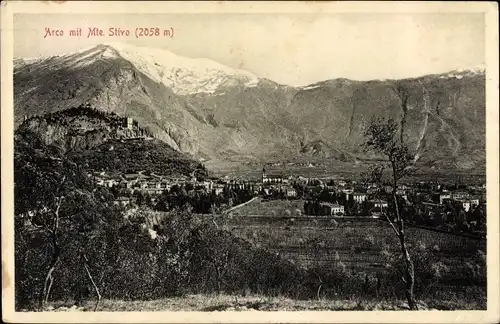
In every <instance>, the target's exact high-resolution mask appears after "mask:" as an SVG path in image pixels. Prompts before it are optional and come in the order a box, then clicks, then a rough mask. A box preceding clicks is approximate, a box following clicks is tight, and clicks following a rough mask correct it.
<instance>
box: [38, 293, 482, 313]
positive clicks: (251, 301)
mask: <svg viewBox="0 0 500 324" xmlns="http://www.w3.org/2000/svg"><path fill="white" fill-rule="evenodd" d="M95 304H96V301H87V302H85V303H84V304H83V305H81V306H79V307H77V306H75V305H73V304H72V303H70V302H53V303H51V305H50V306H49V307H48V309H47V310H48V311H93V310H94V307H95ZM484 304H485V301H484ZM418 305H419V310H458V309H460V310H478V309H485V307H486V305H483V304H482V302H478V303H475V302H474V303H470V301H469V302H466V301H464V300H459V299H454V300H450V301H435V300H427V301H419V302H418ZM370 310H408V306H407V304H406V302H405V301H403V300H359V299H353V300H327V299H319V300H294V299H289V298H285V297H264V296H232V295H188V296H185V297H175V298H165V299H157V300H149V301H134V300H130V301H124V300H111V299H103V300H101V302H100V303H99V307H98V309H97V311H101V312H129V311H145V312H158V311H201V312H214V311H370Z"/></svg>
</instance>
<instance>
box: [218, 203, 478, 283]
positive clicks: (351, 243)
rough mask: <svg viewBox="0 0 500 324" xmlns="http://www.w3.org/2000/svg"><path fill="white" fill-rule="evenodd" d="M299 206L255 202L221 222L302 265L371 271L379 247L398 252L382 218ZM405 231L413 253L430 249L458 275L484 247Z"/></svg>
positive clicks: (378, 266) (377, 266)
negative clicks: (310, 211) (318, 212)
mask: <svg viewBox="0 0 500 324" xmlns="http://www.w3.org/2000/svg"><path fill="white" fill-rule="evenodd" d="M302 206H303V201H301V200H290V201H285V200H274V201H263V200H256V201H254V202H252V203H250V204H248V205H246V206H243V207H242V208H240V209H237V210H236V211H234V212H233V213H232V217H230V219H228V221H227V224H226V226H227V228H228V230H230V231H231V232H232V233H233V234H234V235H236V236H238V237H241V238H244V239H245V240H248V241H250V242H252V243H253V244H255V245H256V246H259V247H262V248H265V249H268V250H270V251H273V252H275V253H277V254H279V255H280V256H282V257H283V258H286V259H289V260H291V261H292V262H294V263H296V264H298V265H300V266H303V267H305V268H309V267H313V266H317V265H320V264H325V263H332V262H342V263H343V264H345V265H346V266H347V267H348V268H351V269H353V270H356V271H363V272H376V271H378V270H382V269H383V267H384V259H383V258H382V255H381V254H382V252H383V251H389V252H394V253H396V254H397V253H399V242H398V240H397V238H396V236H395V235H394V233H393V231H392V228H391V227H390V225H389V224H387V223H386V222H385V221H383V220H377V219H370V218H352V217H345V218H337V217H320V216H300V215H302ZM406 232H407V237H408V241H409V247H410V249H411V250H412V251H413V252H414V253H418V251H419V250H422V249H425V250H427V251H432V252H431V253H432V254H434V256H436V257H438V258H439V259H440V260H441V261H442V262H443V263H444V264H445V265H446V266H448V267H449V268H451V269H454V270H455V271H456V273H457V274H458V273H464V276H465V271H460V269H461V268H462V267H463V266H464V264H465V263H466V262H467V260H469V259H470V258H472V257H474V256H475V255H476V254H477V253H478V250H481V251H483V252H484V251H485V241H482V240H474V239H471V238H467V237H462V236H458V235H452V234H447V233H439V232H435V231H432V230H425V229H421V228H412V227H408V228H407V230H406ZM456 278H457V279H460V278H459V277H457V276H456ZM463 279H466V278H463Z"/></svg>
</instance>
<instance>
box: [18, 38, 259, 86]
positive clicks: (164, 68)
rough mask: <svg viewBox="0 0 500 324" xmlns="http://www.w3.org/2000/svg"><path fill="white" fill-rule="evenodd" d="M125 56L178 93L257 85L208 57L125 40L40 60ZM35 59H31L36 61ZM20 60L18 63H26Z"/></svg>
mask: <svg viewBox="0 0 500 324" xmlns="http://www.w3.org/2000/svg"><path fill="white" fill-rule="evenodd" d="M119 58H122V59H125V60H127V61H129V62H130V63H131V64H132V65H133V66H134V67H135V68H136V69H138V70H139V71H141V72H142V73H144V74H146V75H147V76H148V77H150V78H151V79H152V80H154V81H156V82H158V83H162V84H164V85H165V86H167V87H169V88H171V89H172V90H173V91H174V92H175V93H176V94H180V95H186V94H193V93H213V92H215V91H216V90H217V89H219V88H221V87H224V86H235V85H242V86H246V87H252V86H256V85H257V83H258V82H259V78H258V77H257V76H255V75H254V74H252V73H250V72H247V71H244V70H238V69H233V68H231V67H229V66H225V65H223V64H219V63H217V62H214V61H212V60H209V59H205V58H188V57H183V56H179V55H176V54H174V53H172V52H170V51H168V50H163V49H158V48H150V47H139V46H134V45H130V44H124V43H104V44H100V45H97V46H92V47H87V48H83V49H80V50H78V51H76V52H72V53H64V54H60V55H56V56H52V57H48V58H45V59H42V58H37V59H36V61H37V62H39V61H40V62H41V61H44V60H50V64H51V65H56V66H60V67H65V68H68V69H80V68H83V67H85V66H87V65H90V64H92V63H94V62H95V61H96V60H101V59H104V60H106V59H119ZM34 61H35V60H30V63H31V62H34ZM26 63H27V60H26V59H20V60H17V61H16V62H15V65H17V66H20V65H22V64H26Z"/></svg>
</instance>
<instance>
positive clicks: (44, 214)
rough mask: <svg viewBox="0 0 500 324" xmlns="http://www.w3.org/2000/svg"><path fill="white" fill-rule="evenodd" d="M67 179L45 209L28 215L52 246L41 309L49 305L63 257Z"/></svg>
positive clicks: (56, 190)
mask: <svg viewBox="0 0 500 324" xmlns="http://www.w3.org/2000/svg"><path fill="white" fill-rule="evenodd" d="M65 179H66V177H64V176H63V177H62V179H61V181H60V183H59V185H58V186H57V188H55V190H54V191H53V198H52V200H49V203H47V204H46V205H45V206H43V207H44V208H43V209H39V210H36V211H34V212H32V213H27V215H28V217H29V220H30V224H31V225H32V226H33V227H35V228H36V229H38V230H40V231H42V232H44V233H46V234H47V236H48V237H49V241H50V244H51V245H52V255H51V260H50V263H49V269H48V270H47V273H46V275H45V280H44V284H43V289H42V292H41V294H40V300H39V307H40V308H42V307H44V306H45V304H46V303H47V301H48V299H49V296H50V291H51V289H52V285H53V283H54V271H55V270H56V267H57V265H58V263H59V259H60V256H61V247H60V245H59V221H60V210H61V206H62V203H63V201H64V198H65V197H64V196H63V193H62V188H63V185H64V182H65Z"/></svg>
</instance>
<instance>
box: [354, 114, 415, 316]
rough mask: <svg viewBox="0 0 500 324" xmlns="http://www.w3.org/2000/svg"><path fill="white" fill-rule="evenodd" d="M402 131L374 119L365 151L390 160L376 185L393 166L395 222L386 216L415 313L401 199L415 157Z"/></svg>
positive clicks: (375, 178)
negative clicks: (400, 191) (400, 186)
mask: <svg viewBox="0 0 500 324" xmlns="http://www.w3.org/2000/svg"><path fill="white" fill-rule="evenodd" d="M402 131H403V130H402V129H400V127H399V126H398V124H397V123H395V122H394V120H393V119H392V118H389V119H388V120H385V119H383V118H372V120H371V121H370V124H369V126H368V128H367V129H366V131H365V134H364V135H365V138H366V140H365V149H366V150H371V151H374V152H376V153H379V154H382V155H383V156H384V157H385V158H386V159H387V160H386V163H385V164H383V165H380V167H379V168H378V169H377V170H376V171H374V172H373V173H372V176H373V179H372V180H373V182H376V183H382V174H383V171H384V168H385V166H386V164H389V167H390V171H391V187H392V198H393V201H394V211H395V215H394V216H395V219H391V217H390V216H389V215H388V214H385V215H386V218H387V221H388V222H389V224H390V225H391V227H392V229H393V230H394V233H395V234H396V236H397V237H398V239H399V243H400V248H401V255H402V257H403V259H404V264H405V267H404V271H403V273H402V276H401V279H402V281H403V283H404V284H405V296H406V299H407V301H408V306H409V307H410V309H411V310H416V309H417V304H416V302H415V298H414V294H413V290H414V285H415V270H414V264H413V261H412V259H411V256H410V253H409V252H408V247H407V240H406V233H405V225H404V221H403V218H402V217H401V213H400V208H399V204H398V199H397V195H396V192H397V188H398V182H399V181H400V180H401V179H403V178H404V177H405V176H408V174H409V172H410V167H411V165H412V161H413V155H412V154H411V153H410V150H409V148H408V146H407V145H406V144H405V143H404V142H403V141H402V139H403V137H402V136H400V137H399V138H398V136H397V135H398V133H401V132H402Z"/></svg>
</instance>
